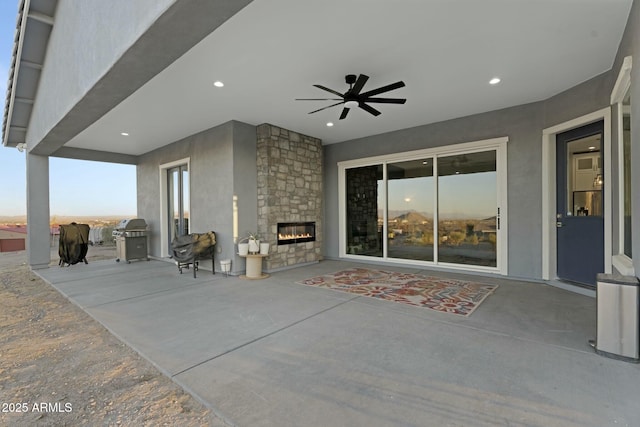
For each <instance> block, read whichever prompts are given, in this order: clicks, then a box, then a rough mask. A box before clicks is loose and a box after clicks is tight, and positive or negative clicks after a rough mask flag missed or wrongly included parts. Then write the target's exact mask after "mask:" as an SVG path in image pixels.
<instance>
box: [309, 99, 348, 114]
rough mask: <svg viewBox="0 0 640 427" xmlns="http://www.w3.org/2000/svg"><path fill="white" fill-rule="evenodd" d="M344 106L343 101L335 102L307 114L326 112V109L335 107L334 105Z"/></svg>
mask: <svg viewBox="0 0 640 427" xmlns="http://www.w3.org/2000/svg"><path fill="white" fill-rule="evenodd" d="M340 104H344V101H341V102H337V103H335V104H332V105H329V106H327V107H322V108H318V109H317V110H313V111H311V112H310V113H309V114H313V113H317V112H318V111H322V110H326V109H327V108H331V107H335V106H336V105H340Z"/></svg>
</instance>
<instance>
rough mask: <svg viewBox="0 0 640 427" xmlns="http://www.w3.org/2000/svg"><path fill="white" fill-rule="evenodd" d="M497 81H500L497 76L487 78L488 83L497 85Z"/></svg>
mask: <svg viewBox="0 0 640 427" xmlns="http://www.w3.org/2000/svg"><path fill="white" fill-rule="evenodd" d="M498 83H500V78H498V77H494V78H492V79H491V80H489V84H490V85H497V84H498Z"/></svg>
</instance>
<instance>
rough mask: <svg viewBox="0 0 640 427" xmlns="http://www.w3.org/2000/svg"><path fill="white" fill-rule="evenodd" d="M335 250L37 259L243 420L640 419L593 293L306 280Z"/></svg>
mask: <svg viewBox="0 0 640 427" xmlns="http://www.w3.org/2000/svg"><path fill="white" fill-rule="evenodd" d="M354 266H359V267H364V268H380V266H370V265H368V264H357V263H353V262H346V261H322V262H320V263H316V264H312V265H307V266H304V267H299V268H295V269H290V270H286V271H281V272H276V273H273V274H272V275H271V277H269V278H268V279H265V280H258V281H248V280H241V279H239V278H237V277H225V276H224V275H222V274H219V273H217V274H215V275H212V274H211V272H210V271H205V270H201V271H199V272H198V277H197V278H195V279H194V278H193V277H192V275H191V274H189V273H187V274H182V275H180V274H179V273H178V270H177V268H176V267H175V266H174V265H172V264H170V263H166V262H161V261H149V262H144V261H143V262H134V263H131V264H124V263H116V262H114V261H113V260H104V261H97V262H92V263H90V264H89V265H76V266H72V267H69V268H49V269H44V270H39V271H37V274H39V275H40V276H41V277H42V278H43V279H45V280H46V281H48V282H49V283H51V284H52V285H53V286H54V287H55V288H57V289H58V290H59V291H60V292H61V293H63V294H64V295H66V296H67V297H68V298H69V299H70V300H71V301H73V302H74V303H75V304H77V305H78V306H80V307H81V308H83V309H84V310H85V311H86V312H87V313H89V314H90V315H91V316H92V317H93V318H95V319H96V320H98V321H99V322H101V323H102V324H103V325H104V326H105V327H106V328H107V329H109V330H110V331H111V332H112V333H113V334H114V335H116V336H117V337H119V338H120V339H121V340H122V341H124V342H125V343H126V344H128V345H129V346H131V347H132V348H134V349H135V350H136V351H138V352H139V353H140V354H141V355H143V356H144V357H145V358H147V359H148V360H149V361H151V362H152V363H153V364H154V365H155V366H157V367H158V368H159V369H160V370H161V371H162V372H163V373H164V374H165V375H167V376H169V377H170V378H172V379H173V380H174V381H175V382H176V383H178V384H180V385H181V386H182V387H184V388H185V389H186V390H187V391H189V392H190V393H192V394H193V395H194V396H195V397H196V398H198V399H199V400H201V401H202V402H204V403H205V404H206V405H208V406H209V407H210V408H212V410H214V411H215V412H216V413H217V414H218V415H219V416H221V417H222V418H223V419H225V420H226V421H227V422H229V423H230V424H233V425H274V426H275V425H277V426H286V425H296V426H303V425H336V426H337V425H368V426H378V425H407V426H409V425H452V426H461V425H480V426H482V425H487V426H488V425H491V426H493V425H527V426H534V425H535V426H554V425H558V426H605V425H622V426H624V425H633V424H634V423H635V422H636V421H634V420H637V419H639V418H640V408H639V407H638V405H637V404H636V399H635V398H634V396H638V395H640V383H639V382H638V381H637V378H638V372H639V370H640V366H639V365H635V364H630V363H626V362H622V361H617V360H612V359H608V358H604V357H601V356H599V355H596V354H595V353H594V351H593V349H592V348H591V347H590V346H589V344H588V340H589V339H593V338H595V331H596V301H595V299H594V298H591V297H588V296H583V295H578V294H575V293H571V292H568V291H565V290H562V289H558V288H555V287H551V286H547V285H544V284H541V283H534V282H524V281H514V280H507V279H505V278H500V277H491V276H479V275H473V276H471V275H465V274H459V273H452V272H439V271H438V272H433V271H426V270H418V269H409V268H398V267H393V268H391V267H388V268H387V267H385V269H387V270H389V269H392V270H396V271H404V272H412V273H418V274H425V275H432V276H440V277H447V278H454V279H462V280H471V281H475V282H481V283H487V284H497V285H499V286H498V288H497V289H496V290H495V291H494V293H493V294H492V295H490V296H489V297H488V298H487V299H486V300H485V301H484V302H483V303H482V304H481V305H480V306H479V307H478V309H477V310H476V311H475V312H473V314H472V315H471V316H469V317H462V316H456V315H453V314H447V313H440V312H436V311H433V310H429V309H425V308H420V307H413V306H409V305H405V304H399V303H395V302H390V301H381V300H377V299H374V298H369V297H365V296H358V295H354V294H349V293H342V292H337V291H333V290H330V289H322V288H316V287H310V286H304V285H301V284H297V283H296V282H297V281H300V280H302V279H307V278H310V277H313V276H318V275H321V274H326V273H333V272H336V271H339V270H342V269H345V268H350V267H354Z"/></svg>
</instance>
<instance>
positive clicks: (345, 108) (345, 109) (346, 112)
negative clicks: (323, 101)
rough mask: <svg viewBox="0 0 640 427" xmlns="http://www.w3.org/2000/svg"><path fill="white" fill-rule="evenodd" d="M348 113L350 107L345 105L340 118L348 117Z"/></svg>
mask: <svg viewBox="0 0 640 427" xmlns="http://www.w3.org/2000/svg"><path fill="white" fill-rule="evenodd" d="M347 114H349V109H348V108H347V107H344V108H343V109H342V113H340V120H342V119H344V118H346V117H347Z"/></svg>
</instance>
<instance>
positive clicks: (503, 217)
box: [338, 137, 509, 275]
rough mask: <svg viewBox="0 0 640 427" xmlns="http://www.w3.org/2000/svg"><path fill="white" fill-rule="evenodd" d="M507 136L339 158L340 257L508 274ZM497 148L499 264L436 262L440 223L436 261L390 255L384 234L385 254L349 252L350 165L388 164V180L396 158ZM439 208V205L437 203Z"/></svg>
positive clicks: (384, 232) (385, 220)
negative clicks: (360, 156)
mask: <svg viewBox="0 0 640 427" xmlns="http://www.w3.org/2000/svg"><path fill="white" fill-rule="evenodd" d="M508 141H509V138H508V137H499V138H492V139H485V140H480V141H472V142H465V143H461V144H454V145H447V146H442V147H434V148H428V149H422V150H415V151H406V152H401V153H393V154H387V155H382V156H375V157H366V158H361V159H356V160H348V161H343V162H338V210H339V216H338V217H339V222H338V233H339V240H338V249H339V256H340V258H345V259H353V260H361V261H367V262H384V263H393V264H404V265H406V264H410V265H412V266H415V265H420V266H425V267H442V268H447V269H455V270H467V271H480V272H488V273H497V274H501V275H507V273H508V252H509V251H508V230H509V228H508V218H509V215H508V203H507V142H508ZM491 150H495V151H496V176H497V178H496V196H497V205H498V206H497V208H499V210H500V211H499V212H500V215H499V225H500V226H499V229H498V230H497V235H498V236H497V241H496V267H485V266H478V265H470V264H452V263H438V262H437V254H436V252H437V247H436V245H437V242H438V240H437V227H434V228H435V233H436V234H434V255H436V256H435V258H434V261H422V260H410V259H399V258H388V257H387V239H386V238H383V239H382V241H383V256H382V257H373V256H366V255H356V254H348V253H347V234H346V227H347V205H346V171H347V169H352V168H357V167H364V166H373V165H385V166H384V167H383V180H384V182H385V183H386V180H387V175H386V174H387V168H386V164H388V163H394V162H402V161H409V160H415V159H421V158H425V157H433V158H438V157H444V156H449V155H456V154H469V153H473V152H480V151H491ZM436 174H437V169H434V177H435V179H436V182H437V175H436ZM383 187H384V188H383V189H382V192H383V194H382V196H383V200H385V202H386V200H387V194H386V191H387V188H386V185H385V186H383ZM437 194H438V190H437V186H436V189H435V197H436V198H437ZM436 208H437V205H436ZM435 211H436V212H434V224H437V222H436V221H437V219H438V217H437V209H435ZM383 217H384V218H383V236H388V234H387V227H388V224H387V219H388V218H387V207H385V208H384V209H383Z"/></svg>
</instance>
